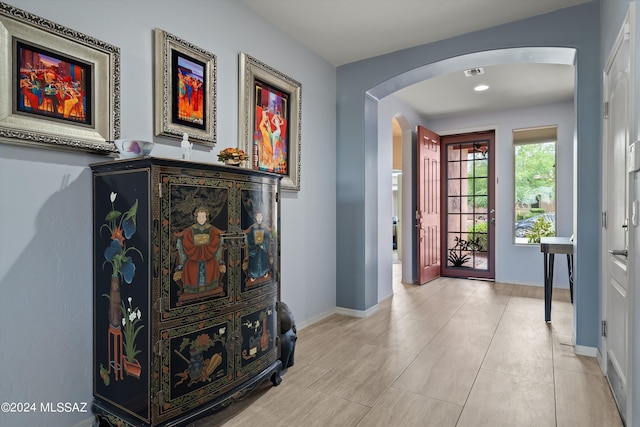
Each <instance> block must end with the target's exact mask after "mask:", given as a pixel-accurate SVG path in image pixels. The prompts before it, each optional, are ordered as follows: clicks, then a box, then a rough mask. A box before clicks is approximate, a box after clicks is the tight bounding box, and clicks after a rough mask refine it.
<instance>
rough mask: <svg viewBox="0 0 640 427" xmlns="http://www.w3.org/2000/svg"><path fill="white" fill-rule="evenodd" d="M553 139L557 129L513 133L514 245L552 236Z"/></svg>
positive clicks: (553, 218) (554, 149)
mask: <svg viewBox="0 0 640 427" xmlns="http://www.w3.org/2000/svg"><path fill="white" fill-rule="evenodd" d="M556 137H557V127H556V126H545V127H539V128H532V129H521V130H514V131H513V151H514V177H515V186H514V187H515V209H514V212H515V225H514V239H515V243H523V244H527V243H531V244H535V243H540V238H541V237H547V236H555V229H556V219H555V214H556Z"/></svg>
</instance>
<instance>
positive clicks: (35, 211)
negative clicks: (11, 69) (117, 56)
mask: <svg viewBox="0 0 640 427" xmlns="http://www.w3.org/2000/svg"><path fill="white" fill-rule="evenodd" d="M11 4H12V5H14V6H16V7H18V8H21V9H25V10H27V11H29V12H31V13H36V14H37V15H39V16H42V17H44V18H46V19H49V20H52V21H54V22H57V23H59V24H62V25H65V26H67V27H70V28H72V29H74V30H77V31H80V32H83V33H86V34H89V35H91V36H93V37H96V38H98V39H100V40H103V41H105V42H107V43H110V44H113V45H116V46H118V47H120V48H121V102H122V109H121V117H122V126H121V131H122V137H125V138H139V139H146V140H154V141H155V142H156V143H157V144H156V147H155V149H154V153H153V154H154V155H157V156H161V157H175V158H180V155H181V154H180V148H179V145H180V141H179V140H171V139H166V138H155V137H154V136H153V92H152V91H153V84H152V76H153V61H152V56H153V55H152V52H153V43H152V30H153V28H154V27H159V28H162V29H164V30H166V31H168V32H170V33H173V34H175V35H177V36H179V37H181V38H183V39H184V40H187V41H189V42H191V43H193V44H195V45H197V46H199V47H201V48H203V49H206V50H209V51H210V52H213V53H214V54H215V55H217V82H218V84H217V121H218V123H217V136H218V144H217V145H216V147H214V148H213V149H210V148H203V147H194V152H193V156H192V158H193V160H195V161H199V162H210V163H216V162H217V157H216V154H217V153H218V151H219V150H221V149H223V148H226V147H233V146H236V145H237V123H238V113H237V111H238V103H237V98H238V95H237V94H238V53H239V52H240V51H243V52H246V53H248V54H249V55H252V56H254V57H256V58H258V59H259V60H261V61H263V62H265V63H267V64H268V65H270V66H272V67H274V68H276V69H277V70H279V71H281V72H283V73H285V74H287V75H288V76H290V77H292V78H294V79H296V80H297V81H299V82H301V83H302V177H301V185H302V190H301V191H300V192H299V193H285V194H283V196H282V217H281V246H282V248H281V249H282V300H283V301H285V302H287V304H288V305H289V306H290V307H291V309H292V310H293V313H294V315H295V317H296V320H297V322H298V324H299V325H300V324H305V323H309V322H311V321H313V320H314V319H318V318H320V317H322V316H324V315H326V313H329V312H332V311H333V310H334V308H335V299H336V287H335V281H336V257H335V253H336V244H335V232H336V219H335V217H336V162H335V156H336V147H335V134H336V118H335V105H336V97H335V90H334V89H335V87H336V80H335V79H336V77H335V68H334V67H332V66H331V65H330V64H328V63H327V62H325V61H324V60H321V59H320V58H318V57H317V56H316V55H314V54H312V53H311V52H310V51H308V50H306V49H305V48H303V47H302V46H300V45H299V44H298V43H297V42H296V41H294V40H291V39H289V38H288V37H286V36H285V35H283V33H281V32H280V31H279V30H277V29H276V28H275V27H273V26H272V25H271V24H269V23H267V22H265V21H263V20H262V19H261V18H259V17H258V16H257V15H255V14H254V13H253V12H251V11H249V10H248V9H246V8H245V7H244V6H243V5H242V4H241V3H240V2H236V1H208V2H204V1H188V2H185V1H176V0H136V1H127V2H125V1H108V0H92V1H82V0H57V1H55V2H54V1H50V0H12V1H11ZM105 160H107V159H106V158H105V157H103V156H99V155H92V154H86V153H81V152H62V151H54V150H46V149H40V148H31V147H23V146H16V145H7V144H0V236H2V237H1V238H0V360H1V361H2V362H1V363H0V378H1V380H0V402H4V401H9V402H10V401H15V402H89V403H90V402H91V400H92V378H93V372H92V369H93V368H92V359H93V356H92V329H91V328H92V325H91V323H92V289H91V286H92V285H91V280H92V254H91V251H92V242H91V227H92V223H91V214H92V212H91V200H92V198H91V197H92V196H91V174H90V170H89V169H88V165H89V164H91V163H95V162H100V161H105ZM90 417H91V414H89V413H80V414H78V413H75V414H64V413H58V414H43V413H36V414H6V413H0V425H2V426H12V427H21V426H36V425H37V426H71V425H74V424H76V423H79V422H82V421H84V420H86V419H88V418H90Z"/></svg>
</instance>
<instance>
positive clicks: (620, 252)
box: [609, 249, 629, 257]
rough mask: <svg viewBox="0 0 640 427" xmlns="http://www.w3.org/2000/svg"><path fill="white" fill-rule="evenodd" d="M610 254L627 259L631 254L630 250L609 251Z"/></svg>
mask: <svg viewBox="0 0 640 427" xmlns="http://www.w3.org/2000/svg"><path fill="white" fill-rule="evenodd" d="M609 253H610V254H611V255H622V256H624V257H626V256H627V255H628V253H629V251H628V250H626V249H609Z"/></svg>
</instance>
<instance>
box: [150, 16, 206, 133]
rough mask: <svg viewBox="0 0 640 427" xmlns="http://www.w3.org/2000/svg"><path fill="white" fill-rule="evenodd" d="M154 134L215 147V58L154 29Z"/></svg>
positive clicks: (204, 51) (202, 50)
mask: <svg viewBox="0 0 640 427" xmlns="http://www.w3.org/2000/svg"><path fill="white" fill-rule="evenodd" d="M155 43H156V48H155V51H156V60H155V67H156V69H155V133H156V135H163V136H169V137H175V138H182V135H183V134H185V133H186V134H187V135H189V141H193V142H196V143H200V144H204V145H208V146H213V144H215V143H216V56H215V55H214V54H212V53H209V52H207V51H206V50H204V49H201V48H199V47H197V46H195V45H193V44H191V43H188V42H186V41H184V40H182V39H180V38H179V37H176V36H174V35H173V34H170V33H167V32H166V31H163V30H160V29H158V28H156V29H155Z"/></svg>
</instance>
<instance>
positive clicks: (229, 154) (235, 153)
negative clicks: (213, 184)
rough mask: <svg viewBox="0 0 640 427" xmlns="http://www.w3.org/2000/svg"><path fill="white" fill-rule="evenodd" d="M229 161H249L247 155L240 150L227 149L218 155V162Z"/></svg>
mask: <svg viewBox="0 0 640 427" xmlns="http://www.w3.org/2000/svg"><path fill="white" fill-rule="evenodd" d="M229 159H237V160H247V154H246V153H245V152H244V151H243V150H240V149H239V148H231V147H229V148H225V149H224V150H221V151H220V153H218V160H219V161H221V162H224V161H225V160H229Z"/></svg>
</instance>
